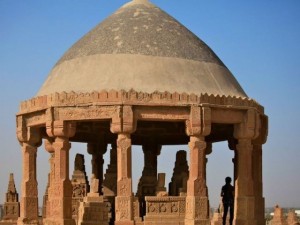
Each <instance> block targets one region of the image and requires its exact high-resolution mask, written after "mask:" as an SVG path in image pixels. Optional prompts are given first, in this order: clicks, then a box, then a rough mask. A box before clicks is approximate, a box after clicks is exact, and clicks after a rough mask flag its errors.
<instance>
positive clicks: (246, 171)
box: [234, 139, 257, 225]
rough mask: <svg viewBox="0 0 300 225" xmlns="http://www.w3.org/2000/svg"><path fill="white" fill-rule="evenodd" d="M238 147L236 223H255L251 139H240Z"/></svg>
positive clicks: (251, 224) (253, 224) (250, 224)
mask: <svg viewBox="0 0 300 225" xmlns="http://www.w3.org/2000/svg"><path fill="white" fill-rule="evenodd" d="M236 148H237V152H238V162H239V163H238V168H237V179H236V183H235V206H234V224H236V225H239V224H245V225H246V224H247V225H255V224H257V223H256V219H255V217H254V208H255V202H254V191H253V176H252V174H253V164H252V154H253V146H252V144H251V139H239V140H238V144H237V146H236Z"/></svg>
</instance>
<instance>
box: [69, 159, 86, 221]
mask: <svg viewBox="0 0 300 225" xmlns="http://www.w3.org/2000/svg"><path fill="white" fill-rule="evenodd" d="M71 183H72V186H73V195H72V218H73V219H75V221H77V215H78V207H79V203H80V202H81V201H83V198H84V197H85V196H86V195H87V193H88V191H89V182H88V179H87V176H86V171H85V165H84V155H82V154H76V156H75V162H74V172H73V175H72V180H71Z"/></svg>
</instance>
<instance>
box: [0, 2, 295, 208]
mask: <svg viewBox="0 0 300 225" xmlns="http://www.w3.org/2000/svg"><path fill="white" fill-rule="evenodd" d="M126 2H127V1H124V0H114V1H100V0H98V1H96V0H89V1H79V0H62V1H59V2H58V1H57V2H55V3H54V2H53V1H50V0H43V1H33V0H27V1H20V0H19V1H16V0H1V1H0V78H1V79H0V103H1V107H0V143H1V147H0V151H1V157H0V179H1V183H0V203H2V202H3V201H4V197H5V192H6V189H7V181H8V177H9V173H10V172H14V173H15V180H16V184H17V189H18V191H20V181H21V151H20V145H19V143H18V141H17V140H16V136H15V114H16V113H17V112H18V106H19V103H20V101H22V100H26V99H30V98H31V97H33V96H34V95H35V94H36V93H37V91H38V90H39V88H40V87H41V85H42V83H43V82H44V80H45V79H46V77H47V74H48V73H49V72H50V70H51V68H52V67H53V66H54V64H55V63H56V62H57V61H58V60H59V58H60V57H61V56H62V54H63V53H64V52H65V51H66V50H67V49H68V48H69V47H71V45H72V44H73V43H74V42H76V41H77V40H78V39H79V38H80V37H82V36H83V35H84V34H85V33H87V32H88V31H89V30H90V29H91V28H93V27H94V26H95V25H97V24H98V23H99V22H100V21H102V20H103V19H104V18H106V17H107V16H108V15H110V14H111V13H112V12H114V11H115V10H116V9H118V8H119V7H120V6H121V5H122V4H124V3H126ZM152 2H153V3H155V4H156V5H157V6H159V7H161V8H162V9H163V10H165V11H166V12H168V13H169V14H171V15H172V16H173V17H175V18H176V19H177V20H179V21H180V22H181V23H182V24H184V25H185V26H186V27H187V28H189V29H190V30H191V31H193V32H194V33H195V34H196V35H197V36H199V37H200V38H201V39H202V40H203V41H205V42H206V43H207V44H208V45H209V46H210V47H211V48H212V49H213V50H214V52H215V53H216V54H217V55H218V56H219V57H220V58H221V60H222V61H223V62H224V63H225V65H226V66H227V67H228V68H229V69H230V70H231V72H232V73H233V74H234V75H235V77H236V78H237V80H238V81H239V83H240V84H241V86H242V87H243V88H244V90H245V91H246V93H247V94H248V96H250V97H251V98H254V99H255V100H257V101H258V102H259V103H260V104H262V105H263V106H264V107H265V112H266V114H267V115H268V116H269V124H270V128H269V137H268V142H267V143H266V144H265V145H264V150H263V151H264V152H263V157H264V158H263V176H264V196H265V198H266V205H267V206H274V205H275V204H277V203H278V204H280V205H282V206H288V207H300V179H299V178H300V175H299V174H300V163H299V161H300V147H299V146H300V138H299V134H300V117H299V115H300V100H299V98H300V94H299V85H300V70H299V66H300V44H299V42H300V22H299V21H300V13H299V12H300V1H298V0H288V1H282V0H281V1H280V0H274V1H270V0H265V1H259V0H252V1H238V0H232V1H221V0H213V1H200V0H185V1H181V0H178V1H172V3H170V1H163V0H153V1H152ZM73 147H74V148H73V149H72V150H71V154H70V157H71V162H72V161H73V159H74V155H75V154H76V153H78V152H80V153H85V148H86V147H85V145H74V146H73ZM213 148H214V150H213V153H212V154H211V155H209V156H208V171H207V172H208V174H207V176H208V187H209V189H210V191H209V196H210V202H211V204H212V206H217V204H218V201H219V192H220V187H221V186H222V185H223V183H224V177H225V176H228V175H229V176H231V175H232V170H233V168H232V162H231V158H232V157H233V153H232V151H230V150H228V148H227V145H226V143H220V144H216V145H214V146H213ZM179 149H186V150H187V146H176V147H172V148H169V147H164V148H163V150H162V153H161V155H160V156H159V162H158V163H159V168H158V170H159V171H160V172H166V173H167V178H166V183H168V182H169V179H170V176H171V173H172V170H173V166H174V160H175V153H176V150H179ZM48 157H49V155H48V153H46V152H45V150H44V149H43V147H41V148H40V149H39V151H38V170H39V174H38V182H39V192H40V198H41V197H42V194H44V191H45V185H46V178H47V172H48V169H49V168H48V162H47V160H48ZM85 157H86V166H87V173H88V174H90V166H89V164H90V163H89V162H90V159H91V158H90V156H89V155H88V154H87V153H85ZM133 157H134V164H133V175H134V179H135V180H137V179H138V178H139V176H140V175H141V169H142V164H141V163H139V162H141V161H142V157H143V156H142V153H141V149H140V148H139V147H134V148H133ZM106 158H107V156H106ZM72 167H73V165H72V163H71V170H70V171H71V172H72ZM105 169H106V168H105ZM70 175H71V174H70ZM134 185H135V183H134Z"/></svg>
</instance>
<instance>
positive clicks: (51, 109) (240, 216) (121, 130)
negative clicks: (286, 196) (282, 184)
mask: <svg viewBox="0 0 300 225" xmlns="http://www.w3.org/2000/svg"><path fill="white" fill-rule="evenodd" d="M170 27H171V28H172V29H169V28H170ZM161 28H163V29H161ZM170 40H172V41H170ZM116 62H117V64H116ZM73 81H76V82H73ZM16 117H17V118H16V121H17V128H16V129H17V137H18V140H19V142H20V144H21V148H22V159H23V162H22V164H23V179H22V185H21V186H22V196H21V198H20V201H21V206H22V207H21V210H20V217H19V219H18V224H19V225H24V224H32V225H34V224H37V223H38V193H37V181H36V174H37V170H36V155H37V149H38V148H39V147H40V146H41V144H42V143H43V140H44V143H45V149H46V150H47V151H48V152H49V158H50V160H49V164H50V182H49V183H50V185H49V189H48V200H47V202H48V206H49V207H48V209H49V210H48V211H49V213H47V217H46V218H45V219H44V224H45V225H74V224H75V220H74V219H73V217H72V195H73V188H72V183H71V181H70V178H69V151H70V150H71V144H72V143H73V142H80V143H86V144H87V149H86V151H87V152H88V153H90V154H91V155H92V173H93V174H94V175H95V178H96V179H97V180H99V186H98V193H99V194H100V195H103V194H104V196H105V192H106V191H110V192H111V193H110V196H111V199H113V198H114V202H113V201H112V202H113V204H114V205H113V206H112V207H113V208H114V212H115V215H114V216H113V218H114V219H113V220H114V221H113V222H114V223H115V224H116V225H129V224H130V225H133V224H136V225H137V224H143V223H148V224H149V223H150V220H151V221H152V222H151V223H152V224H154V225H155V224H161V223H162V222H159V221H162V220H163V221H167V218H172V219H171V220H170V221H174V223H175V224H176V223H179V224H186V225H195V224H201V225H208V224H209V223H210V218H209V199H208V191H207V186H206V162H207V158H206V155H207V154H209V152H211V150H213V149H211V148H210V146H211V144H212V143H215V142H220V141H226V142H228V143H229V149H230V150H232V151H234V160H233V162H234V171H235V172H234V174H235V175H234V183H235V193H236V195H235V214H234V224H235V225H241V224H242V225H263V224H264V198H263V190H262V188H263V185H262V145H263V144H264V143H265V142H266V139H267V134H268V117H267V116H266V115H265V113H264V108H263V107H262V106H261V105H260V104H259V103H257V102H256V101H255V100H253V99H251V98H249V97H248V96H247V94H246V93H245V92H244V90H243V89H242V87H241V86H240V85H239V83H238V82H237V80H236V79H235V77H234V76H233V75H232V74H231V72H230V71H229V70H228V68H227V67H226V66H225V65H224V63H223V62H222V61H221V60H220V59H219V58H218V57H217V56H216V54H215V53H214V52H213V51H212V50H211V49H210V48H209V47H208V46H207V45H206V44H205V43H204V42H203V41H201V40H200V39H199V38H198V37H197V36H195V35H194V34H193V33H191V32H190V31H189V30H188V29H186V28H185V27H184V26H183V25H182V24H180V23H179V22H178V21H177V20H175V19H174V18H172V17H171V16H170V15H168V14H167V13H165V12H164V11H162V10H161V9H159V8H158V7H157V6H155V5H153V4H152V3H150V2H149V1H148V0H133V1H130V2H128V3H127V4H125V5H124V6H123V7H121V8H120V9H119V10H118V11H117V12H116V13H114V14H113V15H112V16H110V17H108V18H107V19H106V20H105V21H103V22H102V23H100V24H99V25H97V26H96V28H95V29H93V30H92V31H91V32H89V33H87V34H86V35H85V36H84V37H83V38H82V39H80V40H79V41H78V42H77V43H75V44H74V45H73V46H72V47H71V48H70V49H69V50H68V51H67V52H66V53H65V54H64V56H63V57H62V58H61V59H60V60H59V61H58V62H57V63H56V64H55V66H54V68H53V69H52V70H51V72H50V74H49V76H48V78H47V79H46V81H45V83H44V84H43V85H42V87H41V89H40V90H39V91H38V93H37V95H36V96H34V97H33V98H32V99H29V100H27V101H24V102H22V103H21V104H20V110H19V112H18V114H17V116H16ZM108 144H110V145H111V146H113V147H112V148H113V149H114V152H113V154H115V155H116V158H114V160H115V159H116V164H114V165H113V166H114V167H112V168H110V169H111V170H110V172H111V173H109V174H110V175H112V176H111V177H110V178H108V177H109V176H105V180H107V179H111V180H113V183H112V185H111V186H110V185H108V184H107V183H106V181H103V154H104V153H105V152H106V150H107V145H108ZM133 145H138V146H142V149H143V153H144V154H145V160H144V169H143V173H142V177H141V179H140V185H139V188H138V190H139V191H138V194H137V195H136V196H134V194H133V192H132V190H133V188H132V168H131V164H132V151H131V149H132V146H133ZM174 145H188V147H189V153H188V154H189V155H190V157H189V158H190V159H191V161H190V163H189V165H188V170H189V172H188V179H187V178H186V176H185V178H182V179H181V177H180V179H179V180H177V179H175V177H179V175H177V172H176V173H175V171H174V179H173V180H172V183H171V187H172V191H171V192H170V194H171V195H172V196H161V197H159V196H155V194H156V186H157V184H156V183H157V161H156V160H157V157H158V155H159V153H160V148H161V146H174ZM146 159H150V160H146ZM113 163H115V162H113ZM175 164H176V163H175ZM115 165H116V167H115ZM175 167H176V166H175ZM185 167H187V165H186V164H185ZM115 169H116V172H115ZM113 170H114V171H113ZM183 170H184V172H185V173H186V172H187V170H186V168H185V169H183ZM115 177H116V178H115ZM28 178H30V179H28ZM186 179H187V181H185V180H186ZM177 182H178V183H177ZM103 183H105V185H103ZM185 183H186V185H185ZM115 184H116V185H115ZM179 184H183V185H182V186H181V185H179ZM102 186H104V187H105V188H107V189H105V188H104V189H103V191H102V189H101V187H102ZM174 187H175V188H174ZM108 189H109V190H108ZM180 193H184V194H182V196H178V195H180ZM185 193H186V194H185ZM114 195H115V197H114ZM175 195H176V196H175ZM154 217H155V218H157V220H155V221H154V219H153V218H154ZM159 218H160V219H159ZM175 218H177V222H175V220H176V219H175Z"/></svg>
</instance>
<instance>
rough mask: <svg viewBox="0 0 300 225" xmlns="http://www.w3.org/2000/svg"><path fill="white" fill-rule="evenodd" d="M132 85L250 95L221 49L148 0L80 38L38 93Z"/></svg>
mask: <svg viewBox="0 0 300 225" xmlns="http://www.w3.org/2000/svg"><path fill="white" fill-rule="evenodd" d="M112 89H114V90H116V91H119V90H125V91H128V90H131V89H134V90H135V91H142V92H147V93H152V92H155V91H159V92H164V91H168V92H171V93H172V92H178V93H187V94H191V93H194V94H197V95H198V94H204V93H207V94H214V95H226V96H237V97H247V95H246V94H245V92H244V91H243V89H242V88H241V86H240V85H239V83H238V82H237V81H236V79H235V77H234V76H233V75H232V74H231V72H230V71H229V70H228V69H227V67H226V66H225V65H224V64H223V63H222V61H221V60H220V59H219V58H218V57H217V55H216V54H215V53H214V52H213V51H212V50H211V49H210V48H209V47H208V46H207V45H206V44H205V43H204V42H203V41H202V40H200V39H199V38H198V37H197V36H196V35H194V34H193V33H192V32H191V31H189V30H188V29H187V28H186V27H184V26H183V25H182V24H180V23H179V22H178V21H176V20H175V19H174V18H173V17H171V16H170V15H168V14H167V13H165V12H164V11H162V10H161V9H159V8H158V7H157V6H155V5H153V4H151V3H150V2H148V1H147V0H133V1H131V2H129V3H127V4H125V5H124V6H122V7H121V8H120V9H119V10H117V11H116V12H115V13H113V14H112V15H111V16H109V17H108V18H107V19H105V20H104V21H103V22H101V23H100V24H98V25H97V26H96V27H95V28H94V29H92V30H91V31H90V32H89V33H87V34H86V35H85V36H84V37H82V38H81V39H80V40H79V41H78V42H76V43H75V44H74V45H73V46H72V47H71V48H70V49H69V50H68V51H67V52H66V53H65V54H64V55H63V57H62V58H61V59H60V60H59V61H58V62H57V63H56V65H55V66H54V68H53V69H52V71H51V72H50V74H49V75H48V77H47V79H46V81H45V82H44V84H43V86H42V87H41V89H40V90H39V92H38V93H37V96H42V95H48V94H52V93H55V92H58V93H60V92H71V91H74V92H93V91H101V90H112Z"/></svg>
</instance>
